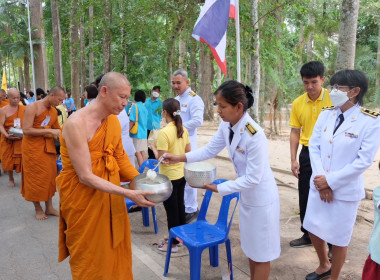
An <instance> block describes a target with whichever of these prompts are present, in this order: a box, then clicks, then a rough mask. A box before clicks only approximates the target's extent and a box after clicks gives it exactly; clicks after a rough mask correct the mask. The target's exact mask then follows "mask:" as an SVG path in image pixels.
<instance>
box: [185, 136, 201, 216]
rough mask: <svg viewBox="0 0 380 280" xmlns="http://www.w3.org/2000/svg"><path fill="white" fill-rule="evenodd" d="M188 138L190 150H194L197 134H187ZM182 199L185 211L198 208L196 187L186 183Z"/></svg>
mask: <svg viewBox="0 0 380 280" xmlns="http://www.w3.org/2000/svg"><path fill="white" fill-rule="evenodd" d="M189 138H190V145H191V150H192V151H194V150H196V149H198V141H197V135H196V134H194V135H192V136H189ZM184 199H185V212H186V213H194V212H196V211H197V209H198V201H197V189H195V188H192V187H190V186H189V184H188V183H186V186H185V196H184Z"/></svg>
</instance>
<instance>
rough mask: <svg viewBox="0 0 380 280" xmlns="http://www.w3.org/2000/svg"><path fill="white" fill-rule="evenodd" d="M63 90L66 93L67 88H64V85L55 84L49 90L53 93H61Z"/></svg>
mask: <svg viewBox="0 0 380 280" xmlns="http://www.w3.org/2000/svg"><path fill="white" fill-rule="evenodd" d="M61 92H63V93H65V90H64V89H63V88H62V87H60V86H55V87H53V88H52V89H51V90H50V91H49V93H52V94H53V95H57V94H60V93H61Z"/></svg>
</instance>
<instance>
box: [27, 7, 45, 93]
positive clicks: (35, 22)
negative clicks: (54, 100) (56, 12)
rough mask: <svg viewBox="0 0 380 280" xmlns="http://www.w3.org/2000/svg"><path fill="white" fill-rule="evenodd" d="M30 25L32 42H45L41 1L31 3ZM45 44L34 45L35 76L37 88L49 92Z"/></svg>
mask: <svg viewBox="0 0 380 280" xmlns="http://www.w3.org/2000/svg"><path fill="white" fill-rule="evenodd" d="M30 24H31V28H32V30H34V31H33V32H32V40H41V41H45V32H44V29H43V22H42V4H41V0H33V1H31V2H30ZM44 49H45V46H44V44H34V45H33V51H34V52H35V53H37V58H32V59H34V74H35V80H36V84H35V87H36V88H43V89H44V90H47V79H46V77H47V69H46V56H45V57H44V54H45V55H46V51H45V50H44Z"/></svg>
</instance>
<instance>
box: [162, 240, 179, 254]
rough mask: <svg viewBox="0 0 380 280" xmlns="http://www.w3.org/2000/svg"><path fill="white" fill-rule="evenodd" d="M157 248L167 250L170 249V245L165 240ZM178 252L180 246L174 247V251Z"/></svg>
mask: <svg viewBox="0 0 380 280" xmlns="http://www.w3.org/2000/svg"><path fill="white" fill-rule="evenodd" d="M157 249H158V250H159V251H161V252H166V251H167V250H168V245H167V244H166V243H165V242H160V243H159V244H158V245H157ZM177 252H178V247H177V246H176V247H172V253H177Z"/></svg>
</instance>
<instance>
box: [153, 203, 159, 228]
mask: <svg viewBox="0 0 380 280" xmlns="http://www.w3.org/2000/svg"><path fill="white" fill-rule="evenodd" d="M152 217H153V224H154V233H155V234H157V233H158V226H157V215H156V206H153V207H152Z"/></svg>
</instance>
